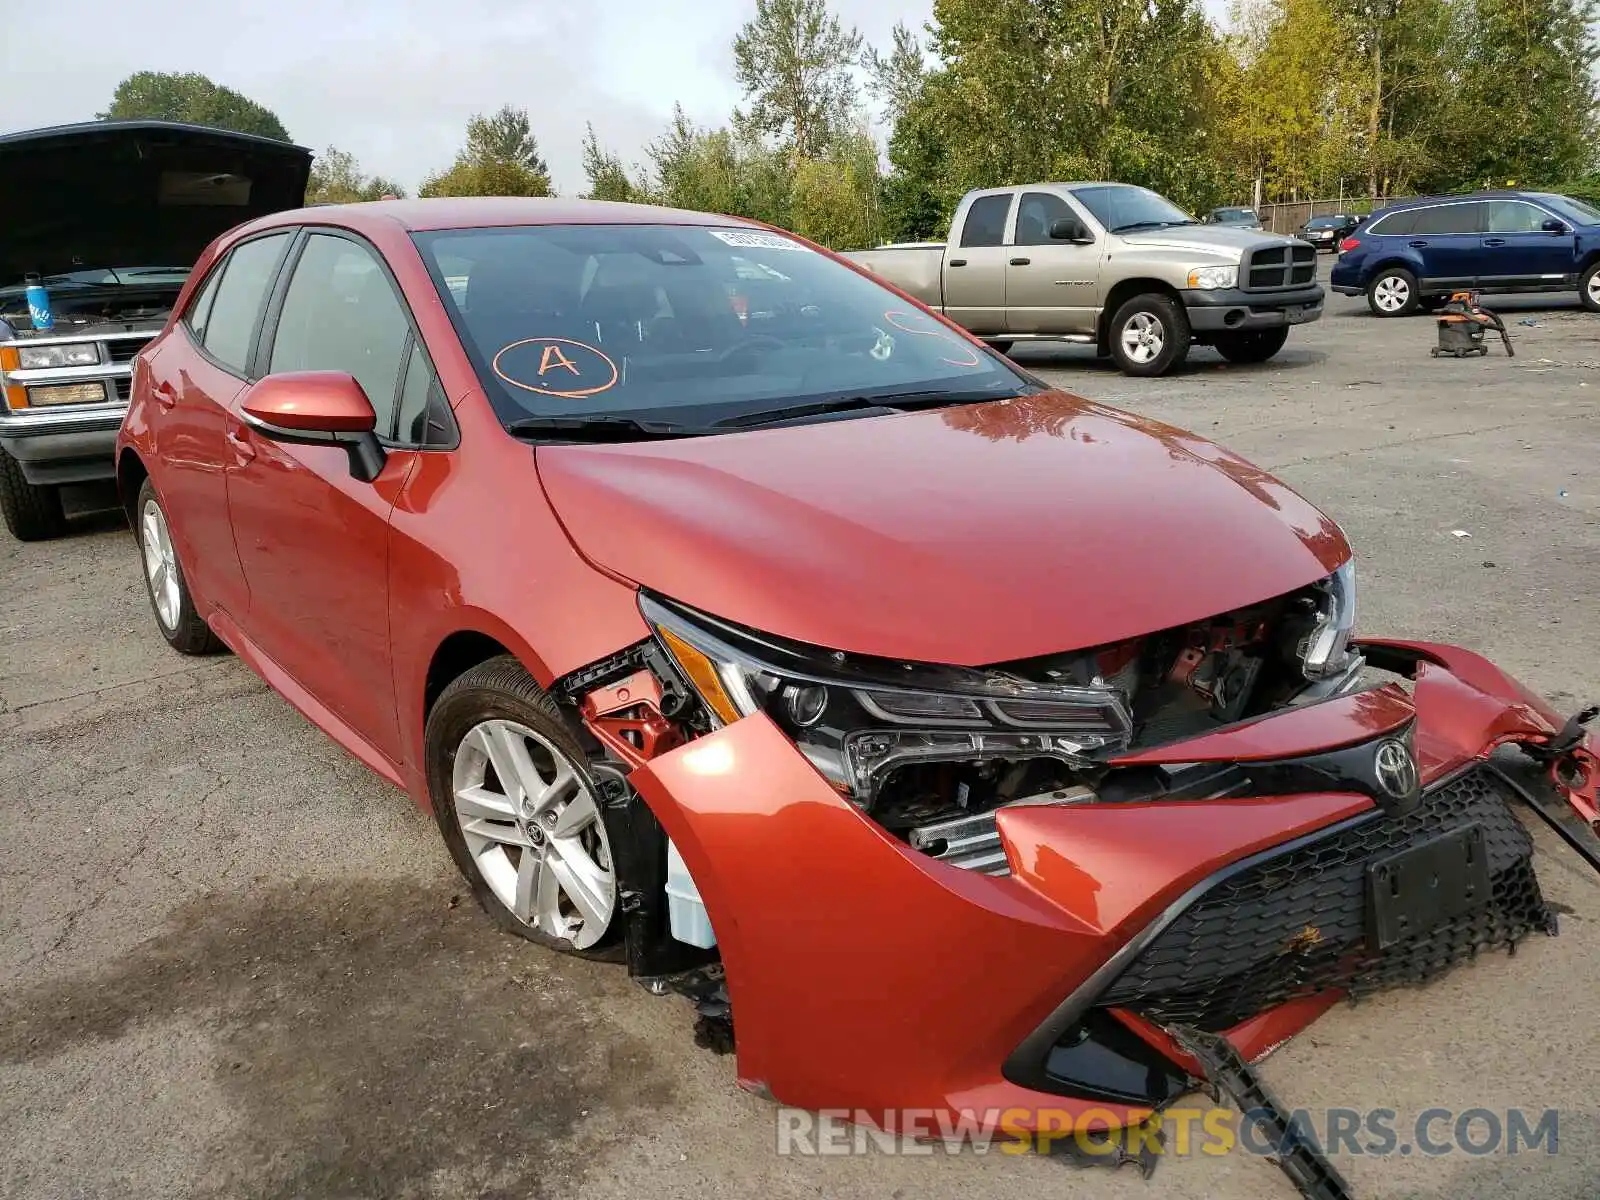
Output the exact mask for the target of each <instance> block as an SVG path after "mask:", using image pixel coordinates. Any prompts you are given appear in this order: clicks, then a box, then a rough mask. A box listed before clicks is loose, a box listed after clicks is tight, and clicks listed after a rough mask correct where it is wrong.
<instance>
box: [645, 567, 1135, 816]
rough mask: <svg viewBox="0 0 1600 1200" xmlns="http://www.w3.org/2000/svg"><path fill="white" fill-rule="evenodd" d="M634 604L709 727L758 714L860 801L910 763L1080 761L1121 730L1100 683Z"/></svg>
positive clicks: (1120, 711) (1111, 693) (1120, 710)
mask: <svg viewBox="0 0 1600 1200" xmlns="http://www.w3.org/2000/svg"><path fill="white" fill-rule="evenodd" d="M640 607H641V609H642V611H643V613H644V616H645V619H646V620H647V621H648V622H649V623H650V626H651V628H652V629H654V630H655V632H656V636H657V638H658V639H659V640H660V642H661V644H662V646H663V647H665V649H666V650H667V652H668V653H669V654H670V655H671V656H672V659H673V661H674V662H675V663H676V664H677V666H678V667H679V669H680V670H681V671H682V672H683V674H684V676H685V677H686V679H687V680H688V681H689V683H690V684H691V685H692V686H693V688H694V690H695V691H696V692H697V693H698V695H699V697H700V699H701V701H702V703H703V704H704V705H705V708H706V710H707V711H708V713H710V714H711V716H712V717H713V718H714V719H715V720H716V721H717V722H719V723H722V724H731V723H732V722H734V721H737V720H739V719H740V718H741V717H746V716H750V715H751V714H753V713H756V712H764V713H766V715H767V716H768V717H770V718H771V719H772V720H773V721H774V722H775V723H776V724H777V725H778V726H779V727H780V728H781V729H783V730H784V732H785V733H787V734H788V735H789V736H790V737H791V738H793V739H794V741H795V743H796V744H797V745H798V746H799V747H800V749H801V751H802V752H803V753H804V754H805V755H806V757H807V758H809V759H810V760H811V762H812V764H813V765H814V766H815V767H816V768H817V769H818V770H819V771H821V772H822V773H823V775H825V776H826V777H827V778H828V779H829V780H831V781H832V782H833V783H834V784H835V786H837V787H838V788H839V789H840V790H841V791H844V792H846V793H847V794H849V795H850V796H851V797H852V798H853V799H854V800H856V802H857V803H860V804H862V805H866V804H869V803H870V802H871V800H872V798H873V796H874V795H875V794H876V793H877V791H878V789H879V787H880V786H881V785H882V783H883V781H884V780H885V779H886V778H887V777H888V776H889V775H890V774H891V773H892V772H893V771H895V770H896V769H897V768H899V767H902V766H907V765H910V764H913V763H918V762H967V761H972V760H975V759H1002V760H1012V761H1018V760H1025V759H1033V758H1056V759H1060V760H1063V761H1066V762H1069V763H1071V762H1082V761H1083V759H1084V756H1085V755H1088V754H1091V753H1093V752H1094V751H1097V750H1101V749H1104V748H1106V747H1118V746H1123V745H1126V744H1127V741H1128V739H1129V737H1130V735H1131V733H1132V726H1133V721H1132V717H1131V715H1130V713H1129V711H1128V706H1127V701H1126V700H1125V698H1124V697H1123V695H1122V693H1121V692H1118V691H1116V690H1113V689H1111V688H1101V687H1080V686H1067V685H1061V686H1057V685H1049V684H1040V683H1034V682H1032V681H1030V680H1025V679H1021V678H1018V677H1016V676H1014V675H1009V674H1006V673H1004V672H1001V671H995V670H981V669H968V668H962V667H947V666H935V665H929V664H922V663H906V662H897V661H895V660H892V659H881V658H872V657H868V656H864V655H849V654H845V653H843V652H839V651H827V650H822V649H818V648H816V647H812V646H807V645H803V644H801V643H796V642H791V641H788V640H787V639H782V638H776V637H772V636H769V635H766V634H759V633H755V632H753V631H751V630H747V629H743V628H740V627H738V626H734V625H730V624H728V623H726V622H723V621H719V620H717V619H716V618H713V617H708V616H705V615H704V614H700V613H694V612H691V611H689V610H687V609H685V608H683V607H681V606H679V605H677V604H673V603H670V602H667V601H664V600H661V599H658V598H652V597H649V596H644V597H641V600H640Z"/></svg>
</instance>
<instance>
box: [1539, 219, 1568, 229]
mask: <svg viewBox="0 0 1600 1200" xmlns="http://www.w3.org/2000/svg"><path fill="white" fill-rule="evenodd" d="M1539 228H1540V229H1542V230H1544V231H1545V232H1546V233H1566V232H1567V223H1566V222H1565V221H1563V220H1561V219H1560V218H1558V217H1546V218H1545V219H1544V222H1543V224H1541V225H1540V226H1539Z"/></svg>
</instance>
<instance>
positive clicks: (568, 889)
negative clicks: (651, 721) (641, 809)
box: [425, 656, 623, 960]
mask: <svg viewBox="0 0 1600 1200" xmlns="http://www.w3.org/2000/svg"><path fill="white" fill-rule="evenodd" d="M425 753H426V762H427V773H428V794H429V798H430V799H431V800H432V802H433V815H434V817H435V819H436V820H437V821H438V823H439V831H440V833H442V834H443V835H444V840H445V844H446V845H447V846H448V847H449V848H450V855H451V857H452V858H454V859H455V861H456V866H457V867H458V868H459V869H460V871H461V874H462V875H463V876H465V878H466V880H467V883H468V884H469V885H470V886H471V888H472V891H473V894H474V895H475V896H476V897H477V900H478V903H479V904H480V905H482V906H483V909H484V911H485V912H487V913H488V914H489V916H490V917H491V918H492V919H493V920H494V922H495V924H497V925H499V926H500V928H502V929H504V930H506V931H507V932H508V933H514V934H516V935H517V936H519V937H524V938H527V939H528V940H529V941H531V942H537V943H539V944H540V945H542V946H548V947H549V948H550V949H552V950H560V951H562V952H564V953H567V954H575V955H578V956H579V957H582V958H596V959H607V960H614V959H617V958H619V957H620V956H621V953H622V947H621V945H620V935H621V930H622V924H623V923H622V920H621V919H620V917H619V916H618V909H619V908H620V902H619V897H620V895H621V889H620V886H619V880H618V873H617V866H616V859H615V857H614V856H613V854H612V851H611V847H612V840H613V839H612V831H611V828H610V825H609V824H608V820H609V819H610V818H608V811H609V810H608V809H607V807H606V805H605V804H604V802H603V801H602V799H601V794H600V790H599V787H598V786H597V784H596V782H595V780H594V778H593V777H592V776H591V774H590V772H589V769H588V758H587V756H586V755H585V754H584V752H583V750H582V748H581V747H580V746H579V745H578V743H577V740H576V739H575V738H574V737H573V734H572V731H571V730H570V729H569V728H568V727H567V724H566V722H565V721H564V720H562V718H561V714H560V713H559V712H558V711H557V709H556V706H555V703H554V702H553V701H552V700H551V699H550V697H549V695H548V694H546V693H545V692H544V691H543V690H542V689H541V688H540V687H539V685H538V684H537V683H535V682H534V680H533V677H532V676H530V675H529V674H528V672H527V671H526V670H524V669H523V667H522V664H521V663H519V662H518V661H517V660H516V659H515V658H512V657H510V656H502V657H500V658H492V659H490V660H489V661H488V662H485V663H482V664H481V665H479V666H476V667H474V668H472V670H470V671H468V672H467V673H466V674H465V675H462V676H461V677H460V678H459V679H457V680H456V681H455V682H454V683H452V684H450V686H449V687H447V688H445V689H444V691H443V692H441V693H440V695H439V700H438V702H437V703H436V704H435V705H434V706H433V710H432V711H431V712H430V713H429V714H428V724H427V733H426V745H425Z"/></svg>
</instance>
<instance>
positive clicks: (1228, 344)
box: [1211, 325, 1289, 363]
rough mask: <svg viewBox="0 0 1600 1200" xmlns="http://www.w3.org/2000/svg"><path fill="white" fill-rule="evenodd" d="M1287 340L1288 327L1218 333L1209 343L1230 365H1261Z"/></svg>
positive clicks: (1281, 347) (1280, 326) (1280, 348)
mask: <svg viewBox="0 0 1600 1200" xmlns="http://www.w3.org/2000/svg"><path fill="white" fill-rule="evenodd" d="M1288 340H1289V327H1288V326H1287V325H1279V326H1278V327H1277V328H1276V329H1257V330H1252V331H1251V332H1249V333H1219V334H1218V335H1217V336H1216V337H1215V338H1214V339H1213V340H1212V342H1211V344H1212V345H1213V346H1215V347H1216V348H1217V353H1218V354H1220V355H1222V357H1223V358H1225V359H1227V360H1228V361H1229V362H1231V363H1263V362H1266V361H1267V359H1269V358H1271V357H1272V356H1273V355H1274V354H1276V353H1277V352H1278V351H1279V350H1282V349H1283V346H1284V343H1285V342H1287V341H1288Z"/></svg>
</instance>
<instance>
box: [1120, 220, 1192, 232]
mask: <svg viewBox="0 0 1600 1200" xmlns="http://www.w3.org/2000/svg"><path fill="white" fill-rule="evenodd" d="M1193 224H1195V222H1194V221H1190V220H1188V219H1184V220H1182V221H1129V222H1128V223H1127V224H1126V225H1116V226H1113V227H1112V230H1111V232H1112V233H1129V232H1131V231H1132V230H1135V229H1166V228H1168V227H1169V226H1172V225H1193Z"/></svg>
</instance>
